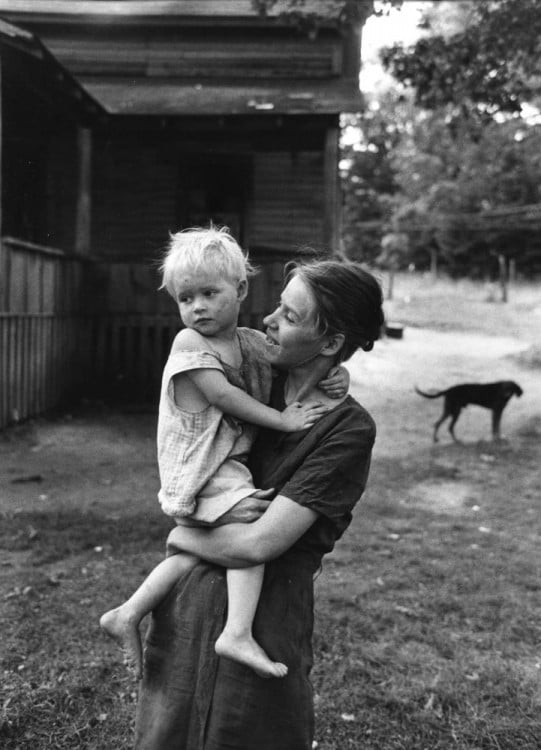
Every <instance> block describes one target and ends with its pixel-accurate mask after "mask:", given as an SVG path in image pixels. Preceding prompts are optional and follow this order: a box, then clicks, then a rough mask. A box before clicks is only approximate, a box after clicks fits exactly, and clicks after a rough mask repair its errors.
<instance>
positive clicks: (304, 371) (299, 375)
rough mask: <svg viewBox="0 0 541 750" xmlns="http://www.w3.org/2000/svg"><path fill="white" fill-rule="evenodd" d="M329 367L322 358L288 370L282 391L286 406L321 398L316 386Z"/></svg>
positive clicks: (324, 358)
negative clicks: (295, 402) (312, 398)
mask: <svg viewBox="0 0 541 750" xmlns="http://www.w3.org/2000/svg"><path fill="white" fill-rule="evenodd" d="M331 366H332V363H331V362H330V361H329V360H328V358H327V357H322V358H321V359H317V360H312V361H311V362H307V363H306V364H305V365H300V366H299V367H294V368H292V369H291V370H289V372H288V374H287V379H286V384H285V390H284V397H285V401H286V404H291V403H293V402H294V401H309V400H310V398H311V397H316V396H317V397H319V396H321V391H319V390H318V388H317V384H318V383H319V381H320V380H323V379H324V377H325V375H326V374H327V373H328V372H329V369H330V367H331Z"/></svg>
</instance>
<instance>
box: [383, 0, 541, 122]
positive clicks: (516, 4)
mask: <svg viewBox="0 0 541 750" xmlns="http://www.w3.org/2000/svg"><path fill="white" fill-rule="evenodd" d="M451 5H452V6H454V7H453V8H452V11H453V12H454V14H455V19H454V20H455V23H454V24H448V25H447V27H446V25H445V23H443V24H442V22H441V21H442V19H445V18H446V17H447V19H449V16H448V15H447V16H446V14H448V13H449V12H450V6H451ZM457 13H458V15H459V17H460V18H461V19H462V21H463V24H462V28H460V25H461V24H460V23H457V22H456V20H457V19H456V14H457ZM424 27H425V29H426V30H427V31H428V32H430V34H429V35H428V36H424V37H422V38H421V39H419V40H418V41H417V42H416V44H414V45H413V46H411V47H409V48H405V47H404V46H403V45H400V44H396V45H393V46H392V47H390V48H388V49H386V50H385V51H384V52H383V54H382V62H383V64H384V66H385V67H386V69H387V70H389V71H390V72H391V73H392V75H393V76H394V78H396V80H397V81H399V82H401V83H402V84H404V85H405V86H408V87H411V88H413V90H414V91H415V102H416V104H417V105H418V106H420V107H423V108H425V109H430V110H435V109H438V108H439V107H442V106H448V105H450V106H451V111H452V112H453V113H454V115H455V117H458V118H467V119H468V118H469V119H471V120H472V121H473V122H474V123H476V124H477V125H479V124H485V123H486V122H487V121H490V120H491V119H492V118H493V117H494V116H495V115H496V114H497V113H500V114H507V115H509V114H511V115H513V114H519V113H520V111H521V106H522V105H523V104H524V103H530V102H534V101H535V100H536V99H537V97H538V96H539V91H540V79H539V72H538V59H539V52H540V44H539V39H541V3H539V2H538V0H498V2H493V0H476V1H475V2H464V1H462V2H460V3H453V4H450V3H448V2H447V3H446V2H443V3H431V4H430V5H429V4H428V3H427V11H426V13H425V15H424ZM449 122H451V120H450V121H449Z"/></svg>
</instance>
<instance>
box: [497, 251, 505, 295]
mask: <svg viewBox="0 0 541 750" xmlns="http://www.w3.org/2000/svg"><path fill="white" fill-rule="evenodd" d="M498 269H499V276H500V287H501V290H502V302H507V267H506V263H505V256H504V255H502V254H501V253H499V255H498Z"/></svg>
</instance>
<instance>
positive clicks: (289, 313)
mask: <svg viewBox="0 0 541 750" xmlns="http://www.w3.org/2000/svg"><path fill="white" fill-rule="evenodd" d="M263 324H264V325H265V326H266V328H267V331H266V333H267V357H268V359H269V362H270V363H271V364H272V365H277V366H278V367H280V368H282V369H284V370H289V369H291V368H293V367H295V366H298V365H301V364H304V363H305V362H308V361H310V360H312V359H315V357H317V355H318V354H319V353H320V352H321V349H322V347H323V345H324V343H325V341H326V337H325V336H322V335H321V334H320V333H319V332H318V330H317V328H316V301H315V299H314V296H313V294H312V292H311V290H310V288H309V287H308V286H307V284H306V283H305V282H304V281H303V280H302V278H301V277H300V276H294V277H293V278H292V279H291V281H290V282H289V283H288V285H287V286H286V287H285V289H284V291H283V292H282V295H281V297H280V302H279V304H278V307H277V308H276V310H275V311H274V312H273V313H271V314H270V315H267V317H266V318H264V319H263Z"/></svg>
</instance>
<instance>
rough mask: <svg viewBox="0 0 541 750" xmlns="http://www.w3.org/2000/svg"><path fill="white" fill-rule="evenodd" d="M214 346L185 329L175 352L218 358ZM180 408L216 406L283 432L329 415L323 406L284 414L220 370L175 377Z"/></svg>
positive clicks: (200, 370)
mask: <svg viewBox="0 0 541 750" xmlns="http://www.w3.org/2000/svg"><path fill="white" fill-rule="evenodd" d="M209 344H210V342H208V341H206V339H205V337H204V336H201V335H200V334H198V333H197V332H196V331H192V330H190V329H184V330H183V331H181V332H180V334H179V335H178V336H177V339H176V340H175V347H174V348H175V349H177V350H178V349H183V350H185V351H205V352H208V353H209V354H211V355H214V356H216V352H215V351H213V349H212V348H211V346H210V345H209ZM173 387H174V394H175V403H176V405H177V406H178V407H179V408H181V409H184V410H186V411H190V412H198V411H203V410H204V409H205V408H207V407H208V405H209V404H212V405H213V406H215V407H216V408H218V409H220V411H222V412H223V413H224V414H228V415H230V416H232V417H236V418H237V419H241V420H243V421H245V422H250V423H251V424H255V425H258V426H260V427H269V428H270V429H273V430H280V431H282V432H297V431H299V430H303V429H306V428H307V427H311V426H312V425H313V424H314V423H315V422H316V421H317V419H318V418H319V417H320V416H321V415H322V414H323V413H325V411H327V408H323V407H322V406H321V405H319V404H317V405H311V406H308V405H304V406H300V405H292V406H290V407H288V409H286V410H284V411H283V412H279V411H277V410H276V409H271V408H270V407H269V406H265V404H262V403H260V402H259V401H257V400H256V399H255V398H252V396H250V395H248V394H247V393H246V392H245V391H243V390H242V389H240V388H237V387H236V386H234V385H231V383H230V382H229V381H228V380H227V378H226V376H225V374H224V372H223V370H221V369H219V368H218V367H216V368H213V367H200V368H197V369H193V370H188V371H186V372H183V373H180V374H177V375H175V376H174V377H173Z"/></svg>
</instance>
